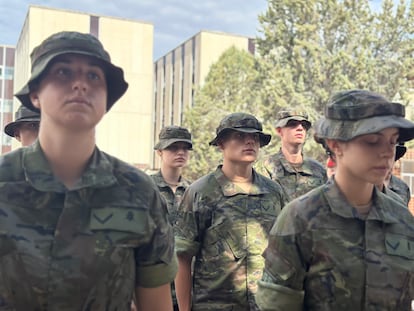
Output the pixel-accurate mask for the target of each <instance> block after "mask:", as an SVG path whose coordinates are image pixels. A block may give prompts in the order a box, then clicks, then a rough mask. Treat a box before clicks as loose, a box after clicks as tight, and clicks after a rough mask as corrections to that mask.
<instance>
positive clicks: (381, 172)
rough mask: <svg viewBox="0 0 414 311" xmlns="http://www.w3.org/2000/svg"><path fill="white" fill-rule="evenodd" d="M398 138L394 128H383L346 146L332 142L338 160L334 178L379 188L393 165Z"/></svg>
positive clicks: (355, 139)
mask: <svg viewBox="0 0 414 311" xmlns="http://www.w3.org/2000/svg"><path fill="white" fill-rule="evenodd" d="M398 136H399V131H398V129H397V128H386V129H384V130H382V131H380V132H377V133H374V134H367V135H361V136H358V137H356V138H354V139H352V140H350V141H348V142H341V141H331V142H330V144H332V148H333V149H332V150H334V152H335V155H336V159H337V169H336V176H338V175H339V174H341V175H342V176H347V178H354V179H355V180H361V181H365V182H369V183H373V184H382V183H383V181H384V179H385V177H386V176H387V174H388V173H389V171H390V169H391V167H392V166H393V164H394V157H395V146H396V144H397V141H398Z"/></svg>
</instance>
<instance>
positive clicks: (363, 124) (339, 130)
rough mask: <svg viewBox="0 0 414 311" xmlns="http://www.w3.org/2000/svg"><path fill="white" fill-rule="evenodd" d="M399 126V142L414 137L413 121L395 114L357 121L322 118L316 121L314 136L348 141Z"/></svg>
mask: <svg viewBox="0 0 414 311" xmlns="http://www.w3.org/2000/svg"><path fill="white" fill-rule="evenodd" d="M391 127H395V128H399V130H400V136H399V138H398V141H399V142H405V141H408V140H411V139H413V138H414V123H413V122H411V121H410V120H407V119H405V118H403V117H399V116H395V115H387V116H377V117H372V118H366V119H361V120H358V121H343V120H333V119H326V118H323V119H321V121H320V122H319V123H318V126H317V129H316V134H315V135H316V136H317V138H318V139H321V138H322V139H326V138H328V139H338V140H341V141H349V140H351V139H353V138H355V137H357V136H361V135H366V134H374V133H378V132H380V131H382V130H383V129H386V128H391Z"/></svg>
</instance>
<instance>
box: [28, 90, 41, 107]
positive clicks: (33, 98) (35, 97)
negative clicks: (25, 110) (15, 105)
mask: <svg viewBox="0 0 414 311" xmlns="http://www.w3.org/2000/svg"><path fill="white" fill-rule="evenodd" d="M29 97H30V101H31V102H32V104H33V106H35V107H36V108H37V109H40V102H39V96H38V94H37V92H33V91H32V92H30V94H29Z"/></svg>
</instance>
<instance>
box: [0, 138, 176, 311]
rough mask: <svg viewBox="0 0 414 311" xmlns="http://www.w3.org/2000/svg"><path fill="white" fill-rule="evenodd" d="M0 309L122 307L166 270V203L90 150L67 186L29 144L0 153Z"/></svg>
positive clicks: (172, 269)
mask: <svg viewBox="0 0 414 311" xmlns="http://www.w3.org/2000/svg"><path fill="white" fill-rule="evenodd" d="M0 171H1V174H0V310H2V311H3V310H7V311H11V310H14V311H20V310H25V311H26V310H28V311H35V310H36V311H38V310H39V311H40V310H41V311H44V310H61V311H67V310H71V311H72V310H73V311H74V310H76V311H78V310H97V311H98V310H99V311H100V310H102V311H103V310H113V311H114V310H118V311H122V310H130V304H131V299H132V294H133V291H134V290H135V287H136V286H142V287H156V286H160V285H162V284H166V283H169V282H171V281H172V280H173V279H174V276H175V273H176V269H177V261H176V257H175V255H174V243H173V242H174V235H173V231H172V227H171V225H170V224H169V223H168V219H167V215H166V213H167V211H166V209H167V208H166V205H165V203H164V201H163V200H162V199H161V195H160V194H159V191H158V190H157V189H156V187H155V185H154V183H153V182H152V181H151V179H150V178H149V177H148V176H147V175H146V174H145V173H143V172H141V171H139V170H137V169H135V168H133V167H132V166H130V165H128V164H126V163H124V162H122V161H120V160H118V159H116V158H114V157H111V156H109V155H107V154H105V153H103V152H101V151H99V150H98V149H96V150H95V152H94V154H93V156H92V158H91V161H90V164H89V166H88V167H87V169H86V171H85V173H84V174H83V175H82V177H81V179H80V180H79V182H78V183H77V184H76V185H75V187H74V188H73V189H71V190H68V189H67V188H65V186H64V185H63V184H61V183H60V182H59V181H57V180H56V179H55V178H54V176H53V174H52V171H51V169H50V166H49V164H48V162H47V160H46V158H45V156H44V154H43V152H42V150H41V147H40V145H39V143H38V142H37V143H35V144H34V145H32V146H30V147H27V148H20V149H17V150H15V151H13V152H10V153H8V154H5V155H3V156H2V157H0Z"/></svg>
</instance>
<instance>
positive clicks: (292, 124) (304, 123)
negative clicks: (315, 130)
mask: <svg viewBox="0 0 414 311" xmlns="http://www.w3.org/2000/svg"><path fill="white" fill-rule="evenodd" d="M299 125H302V127H303V128H304V129H305V130H309V129H310V127H311V124H310V123H309V122H308V121H305V120H302V121H299V120H289V121H288V123H287V124H286V127H292V128H295V127H298V126H299Z"/></svg>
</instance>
